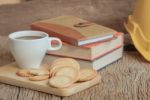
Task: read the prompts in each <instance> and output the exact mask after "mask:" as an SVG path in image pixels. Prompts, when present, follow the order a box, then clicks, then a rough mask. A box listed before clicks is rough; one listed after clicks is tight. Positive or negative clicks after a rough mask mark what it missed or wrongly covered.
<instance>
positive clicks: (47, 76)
mask: <svg viewBox="0 0 150 100" xmlns="http://www.w3.org/2000/svg"><path fill="white" fill-rule="evenodd" d="M47 79H49V75H42V76H32V77H29V80H30V81H43V80H47Z"/></svg>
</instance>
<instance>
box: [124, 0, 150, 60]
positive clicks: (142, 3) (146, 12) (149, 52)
mask: <svg viewBox="0 0 150 100" xmlns="http://www.w3.org/2000/svg"><path fill="white" fill-rule="evenodd" d="M149 7H150V0H138V1H137V4H136V6H135V9H134V12H133V14H132V15H129V17H128V21H127V23H125V24H124V25H125V27H126V29H127V31H128V32H129V33H130V35H131V38H132V40H133V43H134V45H135V47H136V48H137V50H138V51H139V52H140V53H141V54H142V55H143V57H144V58H145V59H146V60H148V61H150V9H149Z"/></svg>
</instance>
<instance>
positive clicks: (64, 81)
mask: <svg viewBox="0 0 150 100" xmlns="http://www.w3.org/2000/svg"><path fill="white" fill-rule="evenodd" d="M48 83H49V85H50V86H52V87H55V88H65V87H69V86H70V85H72V83H73V81H72V79H71V78H70V77H68V76H54V77H52V78H50V79H49V82H48Z"/></svg>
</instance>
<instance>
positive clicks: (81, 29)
mask: <svg viewBox="0 0 150 100" xmlns="http://www.w3.org/2000/svg"><path fill="white" fill-rule="evenodd" d="M31 29H33V30H39V31H44V32H47V33H48V34H49V36H53V37H59V38H60V39H61V40H62V41H64V42H67V43H70V44H73V45H77V46H80V45H86V44H90V43H94V42H99V41H106V40H110V39H111V38H113V37H114V34H115V33H116V31H115V30H113V29H110V28H107V27H104V26H102V25H98V24H96V23H92V22H88V21H86V20H83V19H80V18H77V17H74V16H60V17H57V18H53V19H46V20H42V21H37V22H34V23H32V24H31Z"/></svg>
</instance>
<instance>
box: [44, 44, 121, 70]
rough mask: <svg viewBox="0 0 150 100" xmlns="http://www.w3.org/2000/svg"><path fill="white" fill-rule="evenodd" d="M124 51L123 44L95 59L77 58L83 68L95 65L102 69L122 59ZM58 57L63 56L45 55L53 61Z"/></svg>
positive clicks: (94, 66) (95, 67)
mask: <svg viewBox="0 0 150 100" xmlns="http://www.w3.org/2000/svg"><path fill="white" fill-rule="evenodd" d="M122 53H123V46H122V47H120V48H118V49H116V50H114V51H112V52H110V53H108V54H106V55H104V56H102V57H100V58H98V59H96V60H94V61H86V60H80V59H76V60H77V61H78V62H79V64H80V66H81V68H83V67H93V68H94V69H96V70H99V69H102V68H104V67H105V66H107V65H109V64H111V63H113V62H115V61H117V60H118V59H120V58H121V57H122ZM57 58H61V57H59V56H53V55H47V56H46V57H45V59H47V61H53V60H55V59H57Z"/></svg>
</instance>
